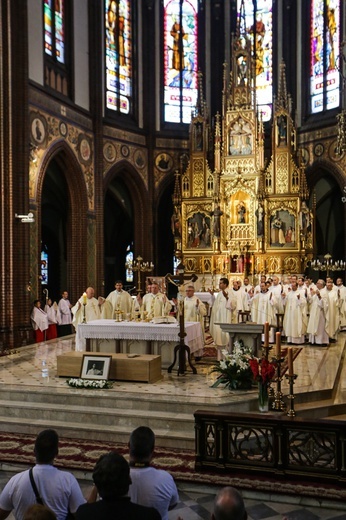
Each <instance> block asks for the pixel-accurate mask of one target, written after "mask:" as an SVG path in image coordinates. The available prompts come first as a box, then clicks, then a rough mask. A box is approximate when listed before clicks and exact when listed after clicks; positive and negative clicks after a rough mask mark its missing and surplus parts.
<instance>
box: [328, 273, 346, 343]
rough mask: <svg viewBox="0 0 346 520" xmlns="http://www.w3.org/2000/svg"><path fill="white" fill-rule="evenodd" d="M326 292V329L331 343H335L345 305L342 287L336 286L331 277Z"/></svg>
mask: <svg viewBox="0 0 346 520" xmlns="http://www.w3.org/2000/svg"><path fill="white" fill-rule="evenodd" d="M326 294H327V295H328V311H327V315H326V330H327V334H328V336H329V343H335V341H336V340H337V338H338V332H339V330H340V316H341V313H340V311H341V309H342V305H343V300H342V298H341V293H340V289H337V288H336V286H334V284H333V281H332V280H331V279H327V284H326Z"/></svg>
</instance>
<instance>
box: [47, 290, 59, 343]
mask: <svg viewBox="0 0 346 520" xmlns="http://www.w3.org/2000/svg"><path fill="white" fill-rule="evenodd" d="M44 310H45V312H46V313H47V317H48V330H47V337H46V339H55V338H57V337H58V330H57V325H58V324H59V323H60V321H61V317H60V311H59V307H58V304H57V303H56V302H54V303H53V301H52V299H51V298H48V300H47V303H46V305H45V308H44Z"/></svg>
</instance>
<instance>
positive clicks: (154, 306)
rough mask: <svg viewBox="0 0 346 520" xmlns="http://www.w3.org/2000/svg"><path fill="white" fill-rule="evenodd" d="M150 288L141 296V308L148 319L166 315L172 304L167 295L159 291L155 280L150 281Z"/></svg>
mask: <svg viewBox="0 0 346 520" xmlns="http://www.w3.org/2000/svg"><path fill="white" fill-rule="evenodd" d="M150 290H151V292H150V293H148V294H145V295H144V296H143V300H142V308H141V310H142V311H143V312H145V313H146V316H147V318H148V319H152V318H159V317H161V316H168V315H169V313H170V310H171V308H172V305H171V303H170V302H169V300H168V298H167V296H166V295H165V294H163V293H161V292H160V291H159V286H158V284H157V283H156V282H152V284H151V286H150Z"/></svg>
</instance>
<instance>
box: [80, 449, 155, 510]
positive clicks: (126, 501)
mask: <svg viewBox="0 0 346 520" xmlns="http://www.w3.org/2000/svg"><path fill="white" fill-rule="evenodd" d="M92 477H93V481H94V484H95V486H96V488H97V491H98V494H99V496H100V498H101V500H97V501H96V502H94V503H88V504H83V505H81V506H80V507H79V508H78V510H77V513H76V520H96V519H100V520H101V519H106V518H117V519H119V520H138V519H141V520H160V518H161V516H160V513H159V512H158V511H157V510H156V509H154V508H153V507H146V506H141V505H139V504H134V503H133V502H131V499H130V497H129V496H128V492H129V487H130V484H131V478H130V467H129V465H128V463H127V462H126V460H125V458H124V457H123V456H122V455H119V454H118V453H116V452H115V451H111V452H109V453H107V454H105V455H101V457H100V458H99V460H98V461H97V463H96V465H95V468H94V471H93V475H92Z"/></svg>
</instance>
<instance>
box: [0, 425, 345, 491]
mask: <svg viewBox="0 0 346 520" xmlns="http://www.w3.org/2000/svg"><path fill="white" fill-rule="evenodd" d="M34 441H35V437H34V436H33V435H21V434H7V433H0V461H1V462H3V463H4V462H7V463H15V464H27V465H32V464H34V454H33V449H34ZM114 449H115V450H117V451H118V452H119V453H121V454H122V455H124V456H125V457H126V458H127V455H128V447H127V445H126V444H119V443H114V444H113V443H110V442H98V441H92V440H90V441H84V440H78V439H68V438H63V439H61V440H60V444H59V456H58V457H57V459H56V466H58V467H61V468H64V469H78V470H84V471H91V470H92V468H93V467H94V464H95V462H96V461H97V459H98V458H99V456H100V455H101V454H103V453H106V452H107V451H110V450H114ZM154 466H155V467H157V468H161V469H165V470H167V471H169V472H170V473H171V474H172V475H173V477H174V478H175V479H176V480H181V481H191V482H194V483H200V484H213V485H215V484H216V485H221V486H225V485H232V486H235V487H237V488H239V489H244V490H245V489H247V490H257V491H265V492H270V493H282V494H286V495H290V494H292V495H301V496H310V497H316V498H324V499H330V500H346V489H345V488H343V489H342V488H341V487H340V488H339V487H338V486H333V485H328V484H327V485H323V486H322V485H321V484H319V483H315V484H306V483H304V482H286V481H284V480H283V481H280V480H279V479H278V478H276V479H269V478H267V477H265V478H261V477H258V476H254V477H251V476H249V474H247V475H246V476H243V475H240V474H236V473H232V474H227V475H225V474H223V475H222V474H220V475H218V474H214V473H207V472H203V473H202V472H200V473H197V472H195V469H194V453H193V452H192V451H189V450H173V449H168V448H157V449H156V450H155V456H154ZM249 473H250V472H249Z"/></svg>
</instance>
